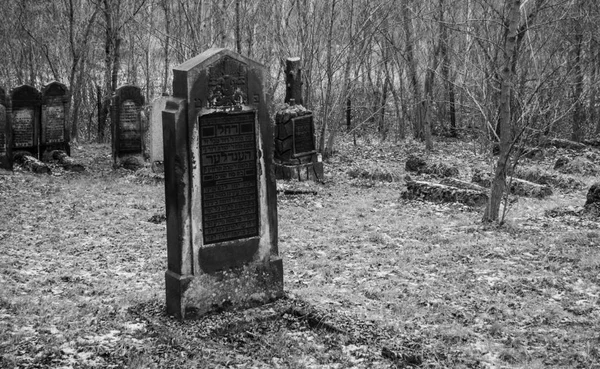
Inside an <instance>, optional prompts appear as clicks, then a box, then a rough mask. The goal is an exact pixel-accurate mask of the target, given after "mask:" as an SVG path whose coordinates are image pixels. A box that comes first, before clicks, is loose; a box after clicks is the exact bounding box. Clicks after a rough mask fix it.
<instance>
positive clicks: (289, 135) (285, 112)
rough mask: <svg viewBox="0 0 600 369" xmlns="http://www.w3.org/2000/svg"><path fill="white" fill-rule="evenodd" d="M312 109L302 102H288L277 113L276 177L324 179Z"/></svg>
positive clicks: (306, 179)
mask: <svg viewBox="0 0 600 369" xmlns="http://www.w3.org/2000/svg"><path fill="white" fill-rule="evenodd" d="M312 119H313V115H312V112H311V111H309V110H307V109H306V108H305V107H303V106H302V105H293V104H292V105H288V104H286V105H285V106H284V107H283V108H282V109H280V110H279V111H278V112H277V113H276V115H275V155H274V159H275V160H274V169H275V177H276V178H277V179H284V180H299V181H309V180H310V181H322V180H323V179H324V175H323V162H322V161H321V156H320V155H319V154H317V151H316V147H315V138H314V123H313V120H312Z"/></svg>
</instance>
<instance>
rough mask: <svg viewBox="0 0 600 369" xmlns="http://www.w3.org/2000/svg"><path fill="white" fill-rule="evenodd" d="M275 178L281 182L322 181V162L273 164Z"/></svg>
mask: <svg viewBox="0 0 600 369" xmlns="http://www.w3.org/2000/svg"><path fill="white" fill-rule="evenodd" d="M274 168H275V177H276V178H277V179H283V180H298V181H318V182H319V181H323V180H324V178H323V162H314V163H307V164H298V165H283V164H278V163H274Z"/></svg>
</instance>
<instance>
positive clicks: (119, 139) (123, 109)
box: [111, 85, 144, 169]
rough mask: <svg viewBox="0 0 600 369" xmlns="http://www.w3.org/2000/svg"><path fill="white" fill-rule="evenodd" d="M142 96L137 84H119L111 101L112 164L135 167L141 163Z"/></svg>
mask: <svg viewBox="0 0 600 369" xmlns="http://www.w3.org/2000/svg"><path fill="white" fill-rule="evenodd" d="M143 107H144V96H142V91H141V89H140V88H139V87H137V86H131V85H126V86H121V87H119V88H118V89H117V90H116V91H115V94H114V95H113V99H112V103H111V120H112V155H113V166H114V167H115V168H116V167H120V166H125V167H128V168H131V169H137V168H139V167H141V166H142V165H143V157H142V155H143V140H142V135H143V129H142V128H143V124H142V118H143V114H142V109H143Z"/></svg>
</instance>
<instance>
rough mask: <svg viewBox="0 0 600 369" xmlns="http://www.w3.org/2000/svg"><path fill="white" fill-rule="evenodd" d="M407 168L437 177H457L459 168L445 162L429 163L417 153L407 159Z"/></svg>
mask: <svg viewBox="0 0 600 369" xmlns="http://www.w3.org/2000/svg"><path fill="white" fill-rule="evenodd" d="M405 169H406V171H407V172H415V173H417V174H430V175H432V176H436V177H457V176H458V175H459V171H458V168H456V167H454V166H450V165H447V164H444V163H435V164H428V163H427V162H426V161H425V160H424V159H423V158H420V157H418V156H416V155H410V156H409V157H408V158H407V159H406V164H405Z"/></svg>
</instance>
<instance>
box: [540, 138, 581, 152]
mask: <svg viewBox="0 0 600 369" xmlns="http://www.w3.org/2000/svg"><path fill="white" fill-rule="evenodd" d="M542 145H544V146H554V147H557V148H562V149H571V150H583V149H585V146H586V145H585V144H583V143H581V142H575V141H571V140H565V139H563V138H551V139H547V140H544V141H543V142H542Z"/></svg>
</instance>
